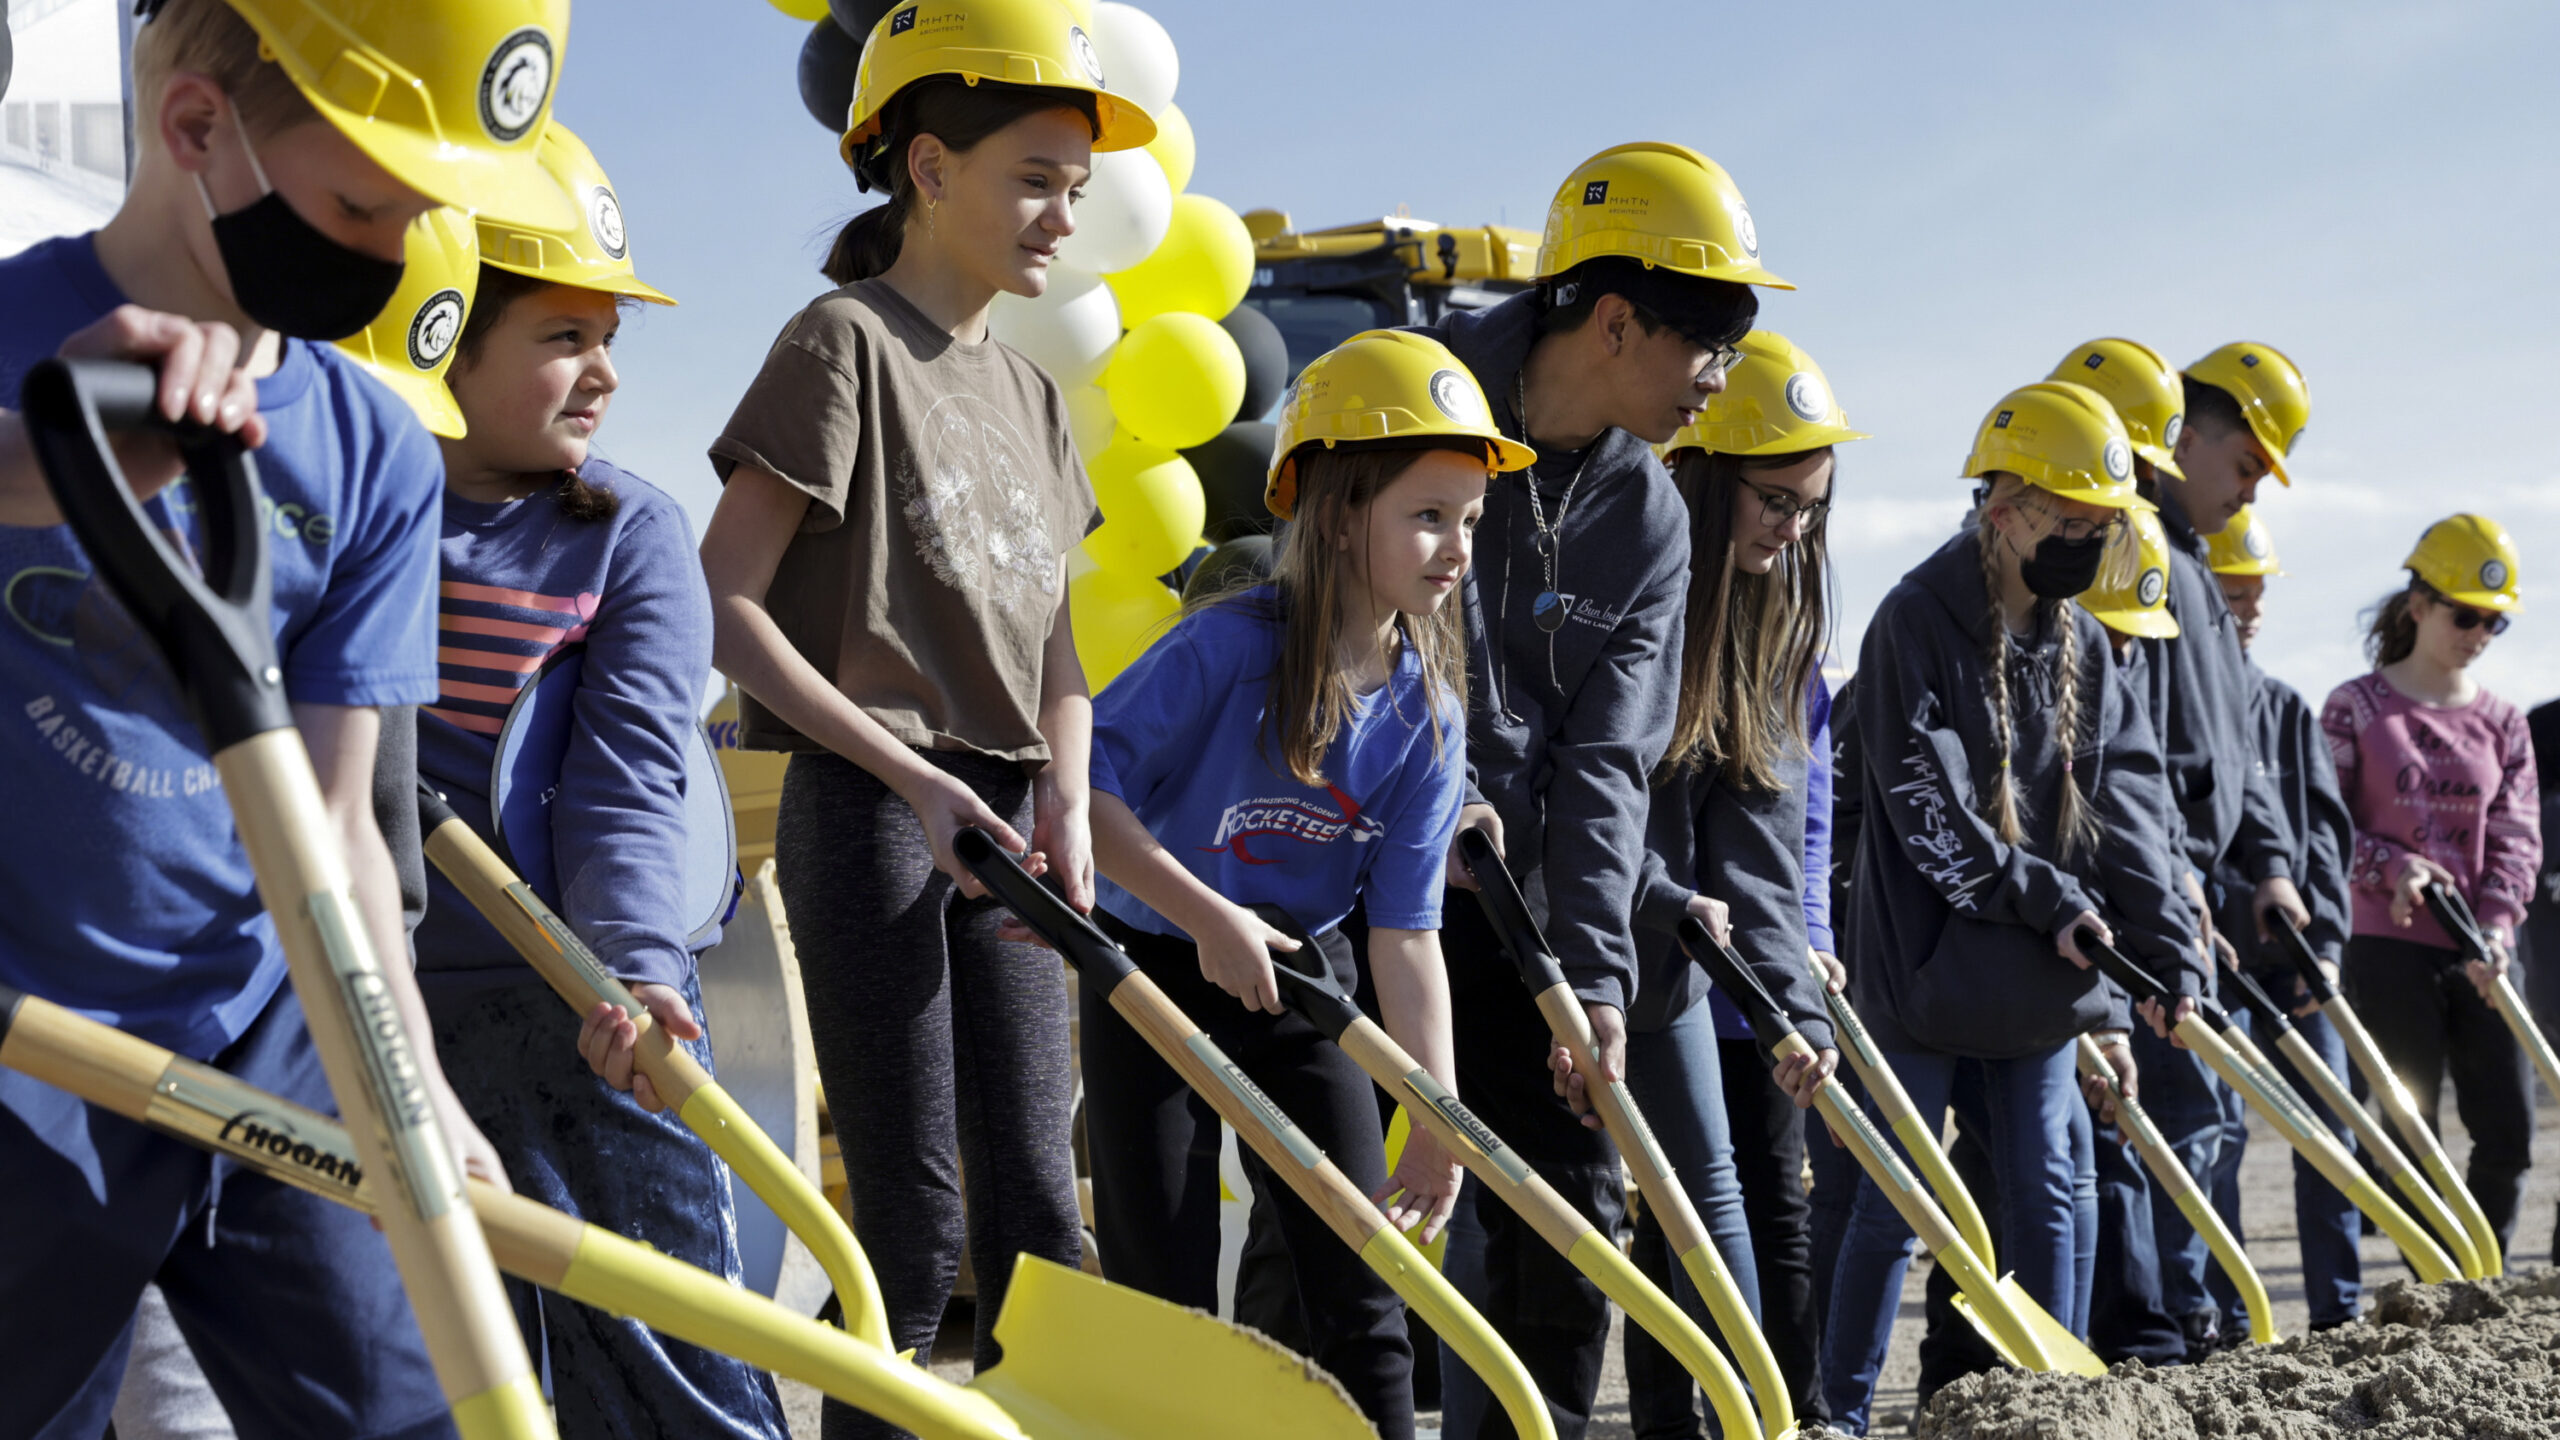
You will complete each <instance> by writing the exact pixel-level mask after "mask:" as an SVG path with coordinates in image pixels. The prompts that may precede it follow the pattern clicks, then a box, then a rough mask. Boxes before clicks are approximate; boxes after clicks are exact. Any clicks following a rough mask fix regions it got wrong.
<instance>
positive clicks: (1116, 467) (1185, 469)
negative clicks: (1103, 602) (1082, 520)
mask: <svg viewBox="0 0 2560 1440" xmlns="http://www.w3.org/2000/svg"><path fill="white" fill-rule="evenodd" d="M1089 470H1090V473H1091V475H1092V476H1093V496H1094V499H1095V500H1097V501H1099V502H1100V503H1101V506H1102V527H1101V528H1100V529H1098V530H1096V531H1094V532H1093V533H1092V534H1090V535H1087V536H1086V537H1084V553H1085V554H1087V555H1090V556H1092V557H1093V563H1094V564H1096V565H1099V566H1101V567H1102V568H1103V569H1105V570H1116V571H1118V572H1119V573H1121V574H1123V575H1129V576H1136V577H1140V578H1145V579H1153V578H1154V577H1156V576H1158V575H1162V574H1165V573H1166V572H1168V571H1170V570H1172V569H1173V567H1175V566H1176V565H1179V564H1181V563H1182V561H1183V557H1185V556H1187V555H1189V554H1190V553H1191V548H1192V546H1193V545H1194V544H1195V543H1196V542H1197V540H1198V537H1199V534H1200V526H1201V523H1202V522H1203V521H1205V520H1206V519H1207V518H1208V514H1209V503H1208V500H1207V499H1206V497H1204V496H1203V495H1202V494H1201V492H1200V477H1199V476H1198V475H1196V474H1194V473H1193V472H1192V469H1191V462H1190V461H1188V460H1185V459H1183V458H1182V457H1181V456H1180V455H1177V454H1175V453H1174V452H1173V451H1172V450H1169V449H1167V448H1165V447H1164V446H1161V445H1150V444H1148V443H1147V442H1145V441H1143V440H1131V441H1128V442H1126V443H1122V444H1115V445H1113V446H1112V447H1111V448H1110V449H1108V450H1105V451H1103V452H1102V454H1101V455H1100V456H1099V457H1097V458H1096V459H1095V460H1094V462H1093V464H1092V465H1091V466H1090V467H1089Z"/></svg>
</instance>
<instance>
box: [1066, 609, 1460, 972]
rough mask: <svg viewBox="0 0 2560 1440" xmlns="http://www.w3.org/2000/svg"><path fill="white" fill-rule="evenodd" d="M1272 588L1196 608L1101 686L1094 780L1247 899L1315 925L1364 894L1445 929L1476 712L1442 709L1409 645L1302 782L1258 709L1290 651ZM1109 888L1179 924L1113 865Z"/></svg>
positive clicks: (1373, 907) (1136, 916) (1397, 918)
mask: <svg viewBox="0 0 2560 1440" xmlns="http://www.w3.org/2000/svg"><path fill="white" fill-rule="evenodd" d="M1275 602H1276V597H1275V595H1274V592H1273V591H1271V590H1270V589H1269V588H1268V587H1265V588H1263V589H1257V590H1250V591H1247V592H1246V593H1245V594H1244V595H1242V596H1240V597H1238V598H1237V599H1236V600H1234V601H1231V602H1229V603H1227V604H1224V605H1219V606H1216V607H1214V608H1211V609H1207V610H1203V611H1201V612H1199V613H1198V614H1196V615H1193V616H1191V617H1189V618H1188V619H1185V620H1184V621H1183V622H1182V623H1181V624H1179V625H1176V626H1175V627H1174V628H1173V631H1172V633H1170V634H1168V635H1166V636H1165V637H1164V638H1163V639H1162V640H1160V641H1158V642H1156V644H1155V645H1154V647H1153V648H1151V649H1149V650H1148V651H1147V653H1146V654H1144V655H1142V656H1140V657H1138V660H1137V663H1135V664H1133V665H1131V666H1130V667H1129V668H1128V669H1127V670H1125V671H1123V672H1121V674H1120V676H1119V678H1118V679H1116V680H1114V681H1112V682H1111V684H1110V686H1109V687H1108V688H1106V689H1105V690H1104V691H1103V692H1102V694H1101V695H1100V696H1098V697H1096V699H1095V700H1094V716H1093V787H1094V788H1095V789H1096V790H1101V791H1106V792H1108V793H1110V794H1113V795H1117V796H1119V797H1120V798H1121V799H1122V800H1123V801H1125V802H1127V804H1128V806H1129V808H1130V809H1131V810H1133V811H1135V812H1137V816H1138V819H1139V821H1140V822H1141V823H1142V824H1144V825H1145V826H1146V827H1147V830H1148V832H1149V833H1150V834H1153V835H1154V836H1155V837H1156V839H1157V840H1158V841H1159V842H1160V843H1162V844H1163V846H1164V847H1165V849H1166V850H1168V851H1170V852H1172V853H1173V854H1174V855H1175V856H1176V857H1178V858H1179V859H1180V860H1181V861H1182V864H1183V866H1184V868H1186V869H1188V870H1189V871H1190V872H1191V873H1192V874H1194V875H1196V876H1198V877H1199V878H1200V880H1201V881H1202V883H1204V884H1206V885H1207V886H1208V887H1209V888H1210V889H1212V890H1215V891H1217V892H1218V893H1219V894H1220V895H1223V896H1225V897H1226V898H1227V899H1229V900H1232V901H1234V902H1235V903H1236V904H1239V905H1260V904H1274V905H1278V906H1279V907H1280V908H1281V909H1283V910H1286V911H1288V912H1289V915H1290V916H1291V918H1293V919H1295V920H1296V921H1297V922H1298V923H1299V924H1301V925H1303V926H1305V927H1306V928H1307V929H1308V930H1309V931H1311V932H1320V931H1323V930H1326V929H1328V928H1330V927H1332V926H1334V925H1338V924H1340V923H1341V922H1342V917H1343V916H1345V915H1348V914H1349V913H1351V905H1352V902H1353V901H1355V900H1358V899H1361V898H1363V897H1366V899H1367V902H1368V911H1369V923H1370V924H1372V925H1378V926H1384V927H1386V928H1389V929H1395V930H1437V929H1439V928H1440V892H1441V889H1442V886H1443V885H1444V883H1445V879H1444V877H1445V874H1446V871H1447V867H1448V855H1449V842H1450V840H1451V839H1452V838H1454V837H1455V835H1456V834H1457V827H1458V806H1459V802H1460V797H1461V792H1462V791H1463V789H1464V785H1465V780H1466V730H1465V723H1466V722H1465V717H1464V716H1463V715H1462V714H1461V713H1460V712H1459V710H1458V708H1457V706H1456V704H1455V703H1454V702H1453V701H1448V700H1444V702H1443V705H1442V710H1441V715H1440V718H1439V724H1438V725H1437V726H1436V727H1435V726H1434V725H1433V723H1432V720H1431V710H1430V705H1429V700H1428V697H1427V695H1426V693H1425V690H1424V685H1423V676H1422V667H1421V664H1420V662H1418V661H1417V660H1416V659H1415V658H1414V655H1413V651H1412V648H1411V647H1409V646H1408V647H1406V648H1405V649H1404V651H1403V653H1402V655H1401V656H1400V657H1399V659H1398V661H1397V664H1396V669H1395V673H1394V674H1393V675H1392V676H1391V677H1389V679H1388V681H1387V683H1386V684H1385V685H1384V686H1382V687H1380V688H1379V689H1378V690H1377V691H1376V692H1374V693H1372V694H1370V695H1368V696H1367V697H1365V698H1364V699H1363V700H1362V701H1361V702H1360V704H1359V706H1358V708H1357V710H1356V711H1355V713H1354V714H1353V715H1352V717H1351V720H1350V722H1349V724H1348V725H1347V726H1346V728H1345V730H1344V733H1342V734H1340V735H1337V736H1335V737H1334V741H1333V748H1332V749H1331V750H1329V751H1328V752H1326V754H1325V760H1324V775H1325V777H1326V779H1327V781H1328V782H1329V783H1327V784H1324V785H1307V784H1303V783H1301V782H1300V781H1299V780H1297V779H1296V778H1295V777H1294V776H1292V775H1290V774H1289V773H1288V771H1287V770H1286V769H1285V768H1283V767H1282V766H1281V765H1280V764H1278V763H1277V761H1276V758H1275V757H1276V755H1277V753H1278V752H1277V748H1276V746H1274V745H1272V744H1271V737H1270V736H1269V733H1268V730H1267V728H1266V726H1265V723H1264V719H1263V707H1264V705H1265V703H1266V702H1267V701H1268V699H1269V696H1270V689H1271V679H1272V676H1273V674H1274V672H1275V671H1276V669H1277V668H1278V664H1279V659H1280V635H1281V624H1280V619H1279V616H1278V614H1277V612H1276V610H1275V609H1274V608H1273V607H1274V605H1275ZM1435 729H1437V731H1438V740H1437V743H1436V744H1435V742H1434V733H1433V732H1434V730H1435ZM1266 749H1268V750H1270V752H1271V754H1270V755H1266V754H1265V751H1266ZM1100 891H1101V895H1100V901H1099V903H1100V904H1101V906H1102V908H1103V909H1105V910H1107V911H1109V912H1110V913H1111V914H1113V915H1115V916H1118V917H1119V918H1120V919H1121V920H1123V921H1126V922H1127V923H1129V924H1131V925H1134V926H1136V927H1137V928H1139V929H1141V930H1147V931H1152V932H1154V933H1156V934H1159V935H1179V934H1180V933H1181V931H1180V930H1179V929H1178V928H1177V927H1176V926H1175V925H1174V924H1173V922H1171V921H1169V920H1167V919H1165V918H1164V917H1163V916H1161V915H1158V914H1156V913H1155V911H1153V910H1151V909H1149V908H1148V907H1147V906H1146V905H1145V904H1144V903H1142V902H1141V901H1139V900H1138V898H1137V897H1136V896H1133V895H1131V894H1130V893H1129V892H1128V891H1126V890H1123V889H1121V888H1120V887H1119V886H1117V885H1114V884H1112V883H1111V882H1110V881H1109V880H1107V879H1106V880H1104V881H1103V882H1102V883H1101V886H1100Z"/></svg>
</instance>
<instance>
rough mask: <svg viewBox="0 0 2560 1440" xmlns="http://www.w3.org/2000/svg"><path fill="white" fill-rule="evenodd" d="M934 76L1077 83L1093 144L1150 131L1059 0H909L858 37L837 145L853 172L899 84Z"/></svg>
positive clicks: (1119, 143) (1144, 138)
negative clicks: (1096, 130) (1110, 81)
mask: <svg viewBox="0 0 2560 1440" xmlns="http://www.w3.org/2000/svg"><path fill="white" fill-rule="evenodd" d="M936 75H950V76H954V77H956V78H958V79H960V80H963V81H966V82H967V83H969V84H971V85H975V84H977V83H978V82H979V81H981V80H995V81H1000V82H1002V83H1004V84H1007V85H1038V86H1046V87H1048V88H1050V89H1053V90H1081V91H1084V92H1085V93H1087V94H1089V95H1091V96H1092V97H1093V105H1094V114H1095V116H1096V118H1097V119H1098V120H1099V121H1100V122H1101V125H1100V128H1101V132H1102V133H1100V134H1098V135H1096V136H1094V138H1093V148H1094V149H1096V150H1135V149H1137V148H1138V147H1139V146H1141V145H1144V144H1146V143H1147V142H1148V141H1150V140H1153V139H1154V138H1156V122H1155V119H1154V117H1152V116H1150V115H1148V114H1147V112H1146V111H1145V110H1142V109H1140V108H1139V107H1138V103H1137V102H1136V101H1134V100H1132V99H1130V98H1129V97H1128V96H1126V95H1123V94H1121V93H1119V92H1118V91H1116V90H1112V89H1110V88H1109V87H1108V86H1107V85H1105V84H1104V82H1103V78H1102V56H1101V54H1100V53H1099V52H1097V51H1096V50H1095V49H1094V48H1093V37H1092V36H1091V35H1088V34H1086V33H1085V28H1084V26H1083V25H1081V24H1078V23H1077V21H1076V17H1075V13H1074V12H1073V11H1071V10H1069V9H1068V8H1067V7H1066V6H1065V5H1064V4H1063V3H1061V0H915V3H913V4H909V5H900V6H898V7H896V8H895V9H892V10H891V11H890V12H889V13H888V14H886V15H883V16H881V17H880V23H878V24H876V25H874V26H872V27H871V35H870V38H868V39H866V40H864V41H863V42H862V63H861V65H860V66H858V67H857V68H856V69H855V70H854V72H853V104H852V105H851V106H850V107H849V108H848V109H847V110H846V111H845V121H844V140H843V141H842V143H841V144H839V145H838V147H837V149H838V150H839V152H840V153H842V154H843V156H844V163H846V164H847V165H851V166H853V167H854V168H855V169H856V170H859V169H860V168H861V164H860V162H859V160H858V159H857V158H856V157H857V155H858V154H859V149H860V146H861V144H862V142H863V141H865V140H868V139H870V138H872V137H873V136H875V135H878V134H879V133H880V112H881V111H883V110H886V109H887V108H889V102H890V100H892V99H894V98H895V97H896V96H897V93H898V92H899V91H901V90H904V89H905V88H907V87H908V86H910V85H912V84H914V83H915V82H917V81H919V80H925V79H930V78H932V77H933V76H936Z"/></svg>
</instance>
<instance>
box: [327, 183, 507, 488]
mask: <svg viewBox="0 0 2560 1440" xmlns="http://www.w3.org/2000/svg"><path fill="white" fill-rule="evenodd" d="M406 238H407V243H408V247H409V263H408V266H407V268H405V269H403V270H402V271H401V272H400V288H399V290H398V291H397V292H395V293H394V294H393V295H392V297H391V303H390V304H388V305H385V306H384V307H382V313H381V314H380V315H377V316H375V317H374V319H373V323H372V324H370V325H368V326H366V327H365V328H364V329H362V330H360V331H357V332H356V333H355V334H353V335H350V336H348V337H347V338H346V339H344V340H341V341H339V342H338V348H339V349H341V350H344V351H346V352H347V353H348V354H350V355H352V356H354V357H355V358H356V359H357V360H358V361H359V362H361V363H362V364H363V365H364V368H365V369H367V370H370V371H372V372H373V374H374V376H375V377H376V378H377V379H379V380H381V381H382V383H383V384H385V385H388V386H390V387H391V390H392V393H393V394H395V395H398V396H399V397H400V398H401V399H403V400H406V401H408V402H409V408H410V409H412V410H415V411H416V412H418V419H419V421H420V422H421V423H423V424H424V425H425V426H426V427H427V428H428V429H429V430H431V431H433V432H435V433H436V434H438V435H441V436H443V437H445V438H446V439H448V440H459V439H461V438H462V436H463V433H464V428H465V427H464V426H463V423H462V407H461V406H460V405H457V404H455V403H454V399H453V391H452V390H451V389H449V388H447V387H446V385H445V383H444V376H445V372H446V371H447V370H450V369H452V368H453V351H454V343H455V342H456V341H458V340H460V339H461V338H462V322H463V320H464V319H465V318H466V317H467V316H469V315H470V313H471V297H472V296H473V295H475V294H477V293H478V292H479V289H480V247H479V245H478V244H477V243H475V240H474V238H473V235H472V228H471V217H470V216H468V215H465V214H464V213H462V212H461V211H459V210H456V209H454V208H452V207H451V206H445V207H443V208H440V209H435V210H430V211H428V212H427V213H426V214H424V215H421V216H419V217H418V218H417V219H415V220H413V221H411V222H409V234H408V236H407V237H406Z"/></svg>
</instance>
